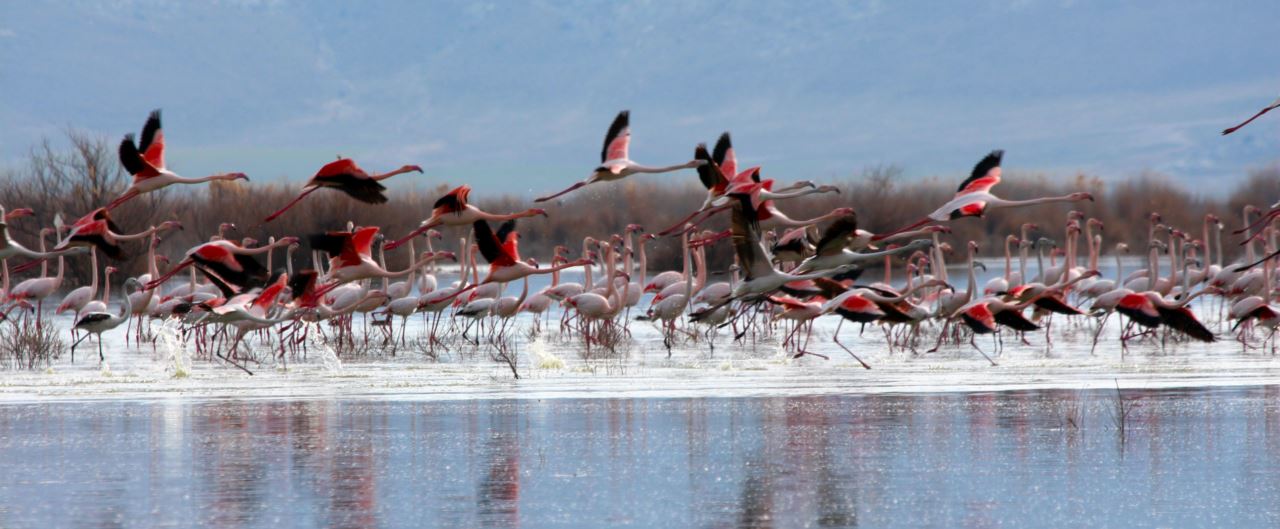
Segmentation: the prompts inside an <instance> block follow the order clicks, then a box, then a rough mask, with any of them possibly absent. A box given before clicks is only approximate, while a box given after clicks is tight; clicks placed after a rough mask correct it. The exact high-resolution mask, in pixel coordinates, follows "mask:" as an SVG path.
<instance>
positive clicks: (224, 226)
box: [218, 222, 239, 232]
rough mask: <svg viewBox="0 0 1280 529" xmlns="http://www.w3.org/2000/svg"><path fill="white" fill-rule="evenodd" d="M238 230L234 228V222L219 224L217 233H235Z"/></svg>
mask: <svg viewBox="0 0 1280 529" xmlns="http://www.w3.org/2000/svg"><path fill="white" fill-rule="evenodd" d="M238 229H239V228H237V227H236V225H235V223H234V222H223V223H222V224H219V225H218V231H219V232H226V231H228V230H231V231H235V230H238Z"/></svg>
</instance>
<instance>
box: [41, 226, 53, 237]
mask: <svg viewBox="0 0 1280 529" xmlns="http://www.w3.org/2000/svg"><path fill="white" fill-rule="evenodd" d="M50 233H53V228H40V236H41V237H44V236H46V235H49V234H50Z"/></svg>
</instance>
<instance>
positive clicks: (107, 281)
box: [102, 268, 195, 305]
mask: <svg viewBox="0 0 1280 529" xmlns="http://www.w3.org/2000/svg"><path fill="white" fill-rule="evenodd" d="M192 270H195V269H194V268H192ZM108 303H111V271H110V270H103V271H102V304H104V305H106V304H108Z"/></svg>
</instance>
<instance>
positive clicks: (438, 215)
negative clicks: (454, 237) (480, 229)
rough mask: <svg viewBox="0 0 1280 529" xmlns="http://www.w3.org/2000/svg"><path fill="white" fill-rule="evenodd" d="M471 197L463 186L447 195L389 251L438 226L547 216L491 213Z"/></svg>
mask: <svg viewBox="0 0 1280 529" xmlns="http://www.w3.org/2000/svg"><path fill="white" fill-rule="evenodd" d="M470 196H471V186H468V185H461V186H458V187H456V188H454V189H453V190H451V191H449V192H448V193H446V194H445V195H444V196H442V197H440V199H439V200H436V203H435V204H434V205H433V206H432V208H433V209H432V210H431V217H430V218H428V219H427V220H424V221H422V223H421V224H420V225H419V226H418V227H417V228H416V229H414V230H413V231H412V232H409V234H408V235H406V236H404V237H401V238H400V239H398V240H396V241H393V242H390V243H387V245H386V247H387V249H388V250H394V249H396V248H398V247H400V245H402V244H404V243H406V242H408V241H409V239H412V238H414V237H417V236H418V235H421V234H423V233H425V232H427V231H428V230H430V229H432V228H435V227H436V226H471V225H473V224H475V222H476V221H480V220H487V221H489V222H505V221H508V220H514V219H522V218H526V217H533V216H537V215H542V216H544V217H545V216H547V211H546V210H544V209H538V208H531V209H526V210H524V211H520V212H516V213H509V214H506V215H499V214H496V213H489V212H486V211H484V210H481V209H480V208H478V207H476V206H475V205H473V204H471V203H470V202H468V201H467V199H468V198H469V197H470Z"/></svg>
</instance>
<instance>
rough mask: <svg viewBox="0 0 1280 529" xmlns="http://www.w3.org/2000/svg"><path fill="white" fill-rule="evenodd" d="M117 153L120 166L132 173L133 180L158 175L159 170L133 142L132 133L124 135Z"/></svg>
mask: <svg viewBox="0 0 1280 529" xmlns="http://www.w3.org/2000/svg"><path fill="white" fill-rule="evenodd" d="M119 153H120V166H121V167H124V170H125V171H128V172H129V174H130V175H133V179H134V180H135V181H137V180H145V179H147V178H151V177H154V176H159V175H160V171H158V170H157V169H156V167H155V166H154V165H152V164H151V163H150V162H148V161H147V159H146V158H145V157H143V155H142V153H140V152H138V146H137V145H135V144H134V143H133V134H125V135H124V140H122V141H121V142H120V150H119Z"/></svg>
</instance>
